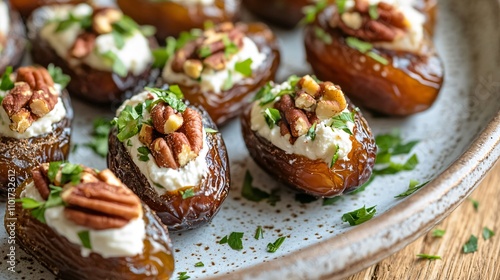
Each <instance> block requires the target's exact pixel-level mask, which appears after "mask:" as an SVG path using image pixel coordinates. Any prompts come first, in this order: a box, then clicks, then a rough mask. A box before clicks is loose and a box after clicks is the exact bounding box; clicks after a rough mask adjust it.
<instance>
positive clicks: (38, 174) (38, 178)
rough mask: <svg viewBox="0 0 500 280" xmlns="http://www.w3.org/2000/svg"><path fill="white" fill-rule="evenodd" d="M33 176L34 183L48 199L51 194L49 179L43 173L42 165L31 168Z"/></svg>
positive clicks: (44, 197) (43, 196)
mask: <svg viewBox="0 0 500 280" xmlns="http://www.w3.org/2000/svg"><path fill="white" fill-rule="evenodd" d="M31 177H32V178H33V184H34V185H35V188H36V189H37V190H38V192H39V193H40V195H41V196H42V198H43V199H45V200H47V199H48V198H49V194H50V188H49V180H48V178H47V177H46V176H45V175H44V174H43V171H42V167H41V166H39V167H36V168H33V170H31Z"/></svg>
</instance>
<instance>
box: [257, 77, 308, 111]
mask: <svg viewBox="0 0 500 280" xmlns="http://www.w3.org/2000/svg"><path fill="white" fill-rule="evenodd" d="M299 80H300V77H298V76H296V75H292V76H290V77H288V79H287V82H288V83H289V84H290V86H291V88H290V89H283V90H280V91H279V92H277V93H273V92H272V89H273V87H272V84H271V83H270V82H268V83H267V84H266V85H265V86H264V87H262V88H261V89H260V90H259V91H258V92H257V94H256V95H255V98H254V100H260V105H261V106H263V105H266V104H268V103H271V102H273V101H274V100H275V99H276V98H277V97H280V96H283V95H287V94H293V93H294V88H295V86H296V85H297V83H298V82H299Z"/></svg>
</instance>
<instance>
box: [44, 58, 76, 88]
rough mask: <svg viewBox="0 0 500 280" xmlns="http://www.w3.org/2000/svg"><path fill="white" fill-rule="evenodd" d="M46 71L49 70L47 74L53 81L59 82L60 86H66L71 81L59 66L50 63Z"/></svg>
mask: <svg viewBox="0 0 500 280" xmlns="http://www.w3.org/2000/svg"><path fill="white" fill-rule="evenodd" d="M47 71H49V74H50V76H51V77H52V80H54V83H56V84H59V85H60V86H61V88H66V86H67V85H68V84H69V82H70V81H71V77H70V76H68V75H66V74H64V73H63V71H62V69H61V68H59V67H57V66H54V64H52V63H51V64H49V66H48V67H47Z"/></svg>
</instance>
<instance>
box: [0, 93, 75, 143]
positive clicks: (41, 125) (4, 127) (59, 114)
mask: <svg viewBox="0 0 500 280" xmlns="http://www.w3.org/2000/svg"><path fill="white" fill-rule="evenodd" d="M54 87H55V89H56V92H58V93H59V95H60V94H61V86H60V85H58V84H55V85H54ZM7 94H8V92H6V91H1V90H0V96H1V97H5V96H6V95H7ZM64 117H66V108H64V103H63V101H62V99H61V98H60V97H59V98H58V99H57V103H56V105H55V106H54V109H52V111H50V112H49V113H48V114H47V115H45V116H43V117H41V118H39V119H38V120H36V121H34V122H33V123H32V124H31V126H30V127H28V129H26V131H25V132H24V133H19V132H16V131H12V130H11V129H10V128H9V125H10V123H11V122H10V119H9V116H8V115H7V112H5V109H4V108H3V106H0V135H1V136H3V137H11V138H16V139H26V138H31V137H36V136H40V135H42V134H45V133H50V132H52V131H53V129H52V125H53V124H55V123H57V122H60V121H61V120H62V119H64Z"/></svg>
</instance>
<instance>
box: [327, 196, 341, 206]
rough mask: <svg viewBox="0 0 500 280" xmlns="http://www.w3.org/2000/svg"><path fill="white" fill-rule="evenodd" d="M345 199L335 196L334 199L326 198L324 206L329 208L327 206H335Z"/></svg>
mask: <svg viewBox="0 0 500 280" xmlns="http://www.w3.org/2000/svg"><path fill="white" fill-rule="evenodd" d="M342 199H344V198H343V197H342V196H334V197H328V198H324V199H323V204H322V205H323V206H327V205H333V204H335V203H336V202H337V201H339V200H342Z"/></svg>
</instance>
